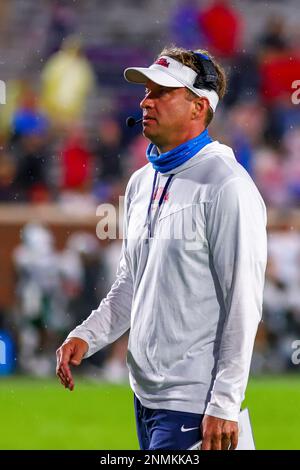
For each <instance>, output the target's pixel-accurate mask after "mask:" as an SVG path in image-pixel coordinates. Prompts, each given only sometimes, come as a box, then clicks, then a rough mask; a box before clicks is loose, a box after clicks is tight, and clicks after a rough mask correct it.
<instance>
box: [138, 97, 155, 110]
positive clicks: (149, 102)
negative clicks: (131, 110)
mask: <svg viewBox="0 0 300 470" xmlns="http://www.w3.org/2000/svg"><path fill="white" fill-rule="evenodd" d="M151 107H153V101H152V100H151V98H149V96H148V95H146V96H145V97H144V98H143V99H142V101H141V102H140V108H142V109H147V108H151Z"/></svg>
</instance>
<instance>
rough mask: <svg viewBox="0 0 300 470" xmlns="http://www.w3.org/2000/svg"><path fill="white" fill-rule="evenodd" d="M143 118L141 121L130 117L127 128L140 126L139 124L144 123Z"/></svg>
mask: <svg viewBox="0 0 300 470" xmlns="http://www.w3.org/2000/svg"><path fill="white" fill-rule="evenodd" d="M142 120H143V118H141V119H134V117H132V116H129V117H128V118H127V119H126V126H127V127H133V126H135V125H136V124H138V123H139V122H142Z"/></svg>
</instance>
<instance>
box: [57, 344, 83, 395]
mask: <svg viewBox="0 0 300 470" xmlns="http://www.w3.org/2000/svg"><path fill="white" fill-rule="evenodd" d="M88 348H89V346H88V343H87V342H86V341H84V340H83V339H80V338H70V339H67V340H66V341H65V342H64V343H63V344H62V345H61V347H60V348H58V350H57V351H56V361H57V365H56V375H57V377H58V378H59V379H60V381H61V383H62V385H64V387H65V388H68V389H69V390H71V391H72V390H74V380H73V377H72V374H71V370H70V366H69V364H72V365H73V366H79V364H80V363H81V361H82V358H83V356H84V355H85V353H86V352H87V350H88Z"/></svg>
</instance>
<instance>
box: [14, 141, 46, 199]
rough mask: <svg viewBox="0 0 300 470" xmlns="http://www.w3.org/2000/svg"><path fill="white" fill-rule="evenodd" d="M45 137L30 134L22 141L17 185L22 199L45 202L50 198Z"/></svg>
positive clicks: (18, 156)
mask: <svg viewBox="0 0 300 470" xmlns="http://www.w3.org/2000/svg"><path fill="white" fill-rule="evenodd" d="M45 144H46V142H45V139H44V136H43V135H39V134H28V135H26V136H24V137H22V139H21V140H20V143H19V147H18V152H17V175H16V185H17V188H18V191H19V193H20V199H23V200H25V201H29V202H45V201H48V200H49V198H50V188H49V181H48V164H49V162H48V153H47V150H46V145H45Z"/></svg>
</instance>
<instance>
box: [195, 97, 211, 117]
mask: <svg viewBox="0 0 300 470" xmlns="http://www.w3.org/2000/svg"><path fill="white" fill-rule="evenodd" d="M208 108H209V102H208V100H207V99H206V98H197V99H195V100H194V110H193V118H194V119H200V118H201V117H202V116H203V115H205V116H206V113H207V109H208Z"/></svg>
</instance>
